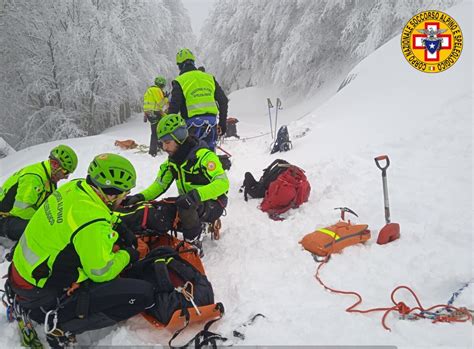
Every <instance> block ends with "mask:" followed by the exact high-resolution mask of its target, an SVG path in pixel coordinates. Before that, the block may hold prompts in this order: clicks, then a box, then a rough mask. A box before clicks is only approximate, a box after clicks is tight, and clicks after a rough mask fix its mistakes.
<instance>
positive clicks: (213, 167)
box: [207, 161, 216, 171]
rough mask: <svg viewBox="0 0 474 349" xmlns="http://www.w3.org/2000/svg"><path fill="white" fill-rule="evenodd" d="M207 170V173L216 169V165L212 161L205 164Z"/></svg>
mask: <svg viewBox="0 0 474 349" xmlns="http://www.w3.org/2000/svg"><path fill="white" fill-rule="evenodd" d="M207 169H208V170H209V171H214V170H215V169H216V163H215V162H214V161H209V162H208V163H207Z"/></svg>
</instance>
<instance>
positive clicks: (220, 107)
mask: <svg viewBox="0 0 474 349" xmlns="http://www.w3.org/2000/svg"><path fill="white" fill-rule="evenodd" d="M195 60H196V58H195V57H194V54H193V53H192V52H191V50H189V49H187V48H183V49H181V50H179V51H178V53H177V54H176V64H177V65H178V68H179V76H178V77H176V79H174V80H173V82H172V86H173V88H172V90H171V100H170V106H169V108H168V113H170V114H175V113H180V114H181V116H182V117H183V119H184V120H185V122H186V125H187V126H188V128H189V133H190V134H191V135H194V136H196V137H197V138H198V139H202V140H204V141H205V142H206V143H207V145H208V146H209V149H211V150H212V151H214V150H215V148H216V141H217V136H218V133H219V134H221V135H223V134H225V132H226V129H227V108H228V103H229V100H228V98H227V96H226V95H225V93H224V90H222V88H221V87H220V85H219V84H218V83H217V81H216V79H215V78H214V76H212V75H211V74H208V73H206V72H205V71H203V70H200V69H197V68H196V66H195V64H194V61H195ZM217 126H219V127H217Z"/></svg>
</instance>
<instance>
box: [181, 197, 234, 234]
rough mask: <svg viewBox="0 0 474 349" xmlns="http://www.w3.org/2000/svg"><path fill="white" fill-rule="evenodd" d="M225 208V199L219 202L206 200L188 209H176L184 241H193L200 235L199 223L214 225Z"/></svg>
mask: <svg viewBox="0 0 474 349" xmlns="http://www.w3.org/2000/svg"><path fill="white" fill-rule="evenodd" d="M226 206H227V198H223V199H219V200H207V201H204V202H203V203H201V204H200V205H198V206H197V207H191V208H189V209H182V208H180V207H178V214H179V218H180V220H181V227H182V233H183V236H184V238H185V239H186V240H189V241H191V240H194V239H195V238H196V237H198V236H199V235H200V234H201V230H202V228H201V223H203V222H207V223H214V222H215V221H216V220H217V219H218V218H219V217H220V216H222V213H224V209H225V207H226Z"/></svg>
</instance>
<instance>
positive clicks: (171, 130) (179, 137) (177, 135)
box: [156, 114, 188, 144]
mask: <svg viewBox="0 0 474 349" xmlns="http://www.w3.org/2000/svg"><path fill="white" fill-rule="evenodd" d="M156 131H157V134H158V139H159V140H160V141H166V140H174V141H176V142H177V143H179V144H182V143H183V142H184V141H185V140H186V138H187V137H188V128H187V126H186V122H185V121H184V119H183V118H182V117H181V116H180V115H178V114H168V115H165V116H164V117H162V118H161V120H160V122H159V123H158V126H157V127H156Z"/></svg>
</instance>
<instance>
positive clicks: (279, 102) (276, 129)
mask: <svg viewBox="0 0 474 349" xmlns="http://www.w3.org/2000/svg"><path fill="white" fill-rule="evenodd" d="M278 109H280V110H281V101H280V98H277V102H276V108H275V138H276V136H277V131H278V127H277V125H278Z"/></svg>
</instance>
